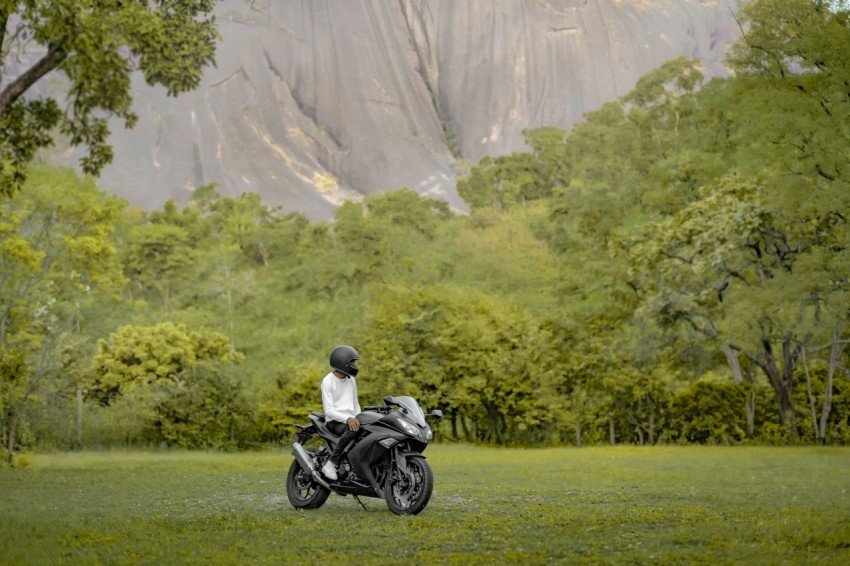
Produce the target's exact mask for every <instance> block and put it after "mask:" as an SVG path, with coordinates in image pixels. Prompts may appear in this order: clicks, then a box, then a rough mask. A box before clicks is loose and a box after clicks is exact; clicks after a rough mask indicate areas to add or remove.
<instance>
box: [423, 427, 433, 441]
mask: <svg viewBox="0 0 850 566" xmlns="http://www.w3.org/2000/svg"><path fill="white" fill-rule="evenodd" d="M433 437H434V433H433V432H431V429H430V428H427V429H425V440H431V439H432V438H433Z"/></svg>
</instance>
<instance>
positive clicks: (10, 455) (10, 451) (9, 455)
mask: <svg viewBox="0 0 850 566" xmlns="http://www.w3.org/2000/svg"><path fill="white" fill-rule="evenodd" d="M7 414H8V415H9V429H8V430H7V431H6V432H7V434H8V437H7V439H6V462H7V463H8V464H9V465H10V466H11V465H12V464H14V463H15V429H17V427H18V413H17V412H15V410H14V409H9V412H8V413H7Z"/></svg>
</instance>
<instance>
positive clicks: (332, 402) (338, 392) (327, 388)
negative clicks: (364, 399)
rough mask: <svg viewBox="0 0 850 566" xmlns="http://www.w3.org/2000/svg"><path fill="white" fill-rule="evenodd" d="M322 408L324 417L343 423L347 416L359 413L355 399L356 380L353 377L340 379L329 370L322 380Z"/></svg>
mask: <svg viewBox="0 0 850 566" xmlns="http://www.w3.org/2000/svg"><path fill="white" fill-rule="evenodd" d="M320 389H321V390H322V409H323V410H324V412H325V419H327V420H331V421H339V422H341V423H344V422H345V421H346V420H348V418H349V417H355V418H356V417H357V415H359V414H360V412H361V411H360V402H359V401H358V400H357V382H356V381H355V380H354V378H353V377H349V378H347V379H340V378H338V377H337V376H335V375H334V373H333V372H330V373H329V374H328V375H326V376H325V378H324V379H323V380H322V385H321V387H320Z"/></svg>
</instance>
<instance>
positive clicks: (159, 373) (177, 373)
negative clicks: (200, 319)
mask: <svg viewBox="0 0 850 566" xmlns="http://www.w3.org/2000/svg"><path fill="white" fill-rule="evenodd" d="M242 359H243V356H242V354H240V353H239V352H237V351H236V350H235V349H234V348H233V346H232V345H231V343H230V340H229V339H228V338H227V337H226V336H225V335H223V334H221V333H219V332H209V331H207V330H205V329H201V330H198V331H191V332H190V331H187V329H186V327H185V326H183V325H176V324H173V323H170V322H166V323H161V324H157V325H155V326H149V327H140V326H123V327H121V328H119V329H118V330H116V331H115V332H113V333H112V334H111V335H110V336H109V337H108V338H107V339H105V340H100V341H99V342H98V351H97V354H95V356H94V360H93V362H92V366H93V367H92V381H91V384H90V385H89V387H88V391H87V396H88V397H90V398H93V399H95V400H97V401H98V402H100V403H101V404H102V405H109V404H110V403H112V402H113V401H114V400H116V399H117V398H118V397H121V396H124V395H129V394H137V395H140V396H141V397H142V398H143V399H146V400H147V403H146V404H148V405H150V406H151V408H152V410H153V415H154V417H153V422H152V423H151V424H152V425H153V427H154V428H155V429H156V431H157V434H158V436H159V439H160V440H163V441H165V442H167V443H169V444H176V445H179V446H187V447H199V446H222V445H226V444H228V443H229V444H233V443H234V441H235V427H236V423H237V422H238V421H240V420H243V421H244V420H247V418H248V415H249V411H248V407H247V403H246V400H245V397H244V394H243V393H242V390H241V384H240V382H239V381H237V380H233V379H230V378H229V377H228V375H227V373H226V372H225V371H224V369H223V368H224V367H226V366H228V365H230V364H236V363H238V362H240V361H241V360H242Z"/></svg>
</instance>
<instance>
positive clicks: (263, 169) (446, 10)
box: [101, 0, 738, 219]
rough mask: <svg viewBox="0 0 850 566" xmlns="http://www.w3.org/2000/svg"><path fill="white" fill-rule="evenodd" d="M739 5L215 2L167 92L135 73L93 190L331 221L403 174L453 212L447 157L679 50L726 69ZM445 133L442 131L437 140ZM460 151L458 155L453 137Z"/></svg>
mask: <svg viewBox="0 0 850 566" xmlns="http://www.w3.org/2000/svg"><path fill="white" fill-rule="evenodd" d="M736 8H737V2H736V1H735V0H717V1H707V0H704V1H699V0H253V1H251V0H248V1H246V0H227V1H225V2H223V3H222V4H221V5H220V7H219V9H218V10H217V17H218V22H219V30H220V33H221V36H222V42H221V43H220V45H219V49H218V54H217V61H218V65H217V68H215V69H210V70H209V71H208V72H207V73H206V76H205V79H204V82H203V85H202V86H201V88H200V89H199V90H197V91H195V92H192V93H189V94H185V95H182V96H181V97H179V98H176V99H173V98H168V97H166V96H165V93H164V91H159V90H151V89H150V88H149V87H147V86H146V85H144V84H143V82H142V81H141V79H140V80H139V81H138V82H137V84H136V86H135V87H134V97H135V109H136V111H137V112H138V114H139V117H140V120H139V123H138V125H137V126H136V128H134V129H133V130H131V131H125V130H123V128H122V126H121V125H120V124H114V125H113V137H112V138H111V139H112V142H113V145H114V147H115V160H114V162H113V163H112V164H111V165H110V166H108V167H107V168H106V169H105V170H104V172H103V174H102V177H101V184H102V186H104V187H106V188H108V189H110V190H112V191H114V192H116V193H117V194H119V195H121V196H123V197H125V198H127V199H128V200H129V201H130V202H131V203H133V204H137V205H141V206H144V207H147V208H158V207H160V206H161V205H162V204H163V202H165V200H167V199H169V198H173V199H175V200H176V201H177V202H178V203H180V204H183V203H185V202H186V201H187V200H188V198H189V196H190V194H191V191H192V190H193V188H194V187H197V186H199V185H201V184H205V183H211V182H215V183H218V185H219V191H220V192H221V193H222V194H223V195H226V196H235V195H238V194H240V193H242V192H249V191H250V192H257V193H259V194H261V195H262V197H263V198H264V200H265V201H266V202H267V203H268V204H271V205H283V206H284V210H288V211H292V210H300V211H303V212H306V213H307V214H308V215H309V216H310V217H312V218H314V219H325V218H329V217H331V215H332V211H333V209H334V208H335V207H336V206H337V205H338V204H339V203H340V202H342V201H343V200H344V199H349V198H360V197H362V196H363V195H368V194H371V193H374V192H376V191H382V190H388V189H396V188H400V187H405V186H406V187H410V188H412V189H414V190H416V191H417V192H419V193H422V194H428V195H432V196H435V197H439V198H442V199H445V200H447V201H449V202H450V203H451V204H453V205H454V206H456V207H458V208H461V209H462V208H463V204H462V201H461V200H460V199H459V198H458V196H457V193H456V190H455V177H454V174H453V163H454V162H455V159H456V157H461V158H463V159H465V160H468V161H471V162H476V161H477V160H478V159H480V158H481V157H482V156H484V155H487V154H489V155H494V156H495V155H501V154H505V153H509V152H512V151H520V150H523V149H525V144H524V141H523V138H522V131H523V130H524V129H526V128H535V127H539V126H543V125H555V126H560V127H565V128H566V127H569V126H570V125H571V124H573V123H575V122H576V121H578V120H580V119H581V117H582V114H583V113H584V112H587V111H590V110H594V109H596V108H598V107H599V106H600V105H601V104H602V103H603V102H605V101H607V100H611V99H614V98H616V97H618V96H621V95H623V94H625V93H627V92H628V91H629V90H631V88H632V87H633V86H634V84H635V83H636V82H637V80H638V78H640V77H641V76H642V75H643V74H645V73H646V72H647V71H649V70H650V69H652V68H654V67H657V66H658V65H660V64H661V63H663V62H664V61H667V60H669V59H672V58H675V57H678V56H681V55H687V56H689V57H692V58H697V59H700V60H701V61H702V65H703V66H704V68H705V72H706V74H707V75H708V76H713V75H720V74H724V68H723V62H722V59H723V55H724V50H725V47H726V46H727V45H728V43H729V42H730V41H731V40H733V39H734V38H735V37H736V36H737V33H738V31H737V25H736V23H735V20H734V11H735V10H736ZM447 139H448V140H451V141H449V143H447ZM449 147H451V148H452V150H453V151H454V155H453V152H452V150H450V149H449Z"/></svg>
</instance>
